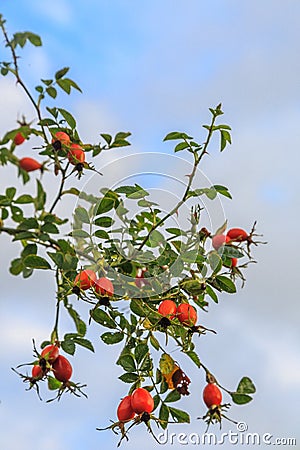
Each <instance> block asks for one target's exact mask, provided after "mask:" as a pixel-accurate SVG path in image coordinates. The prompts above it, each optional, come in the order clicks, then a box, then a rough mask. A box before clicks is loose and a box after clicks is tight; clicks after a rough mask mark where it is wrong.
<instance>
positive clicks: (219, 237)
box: [212, 228, 252, 267]
mask: <svg viewBox="0 0 300 450" xmlns="http://www.w3.org/2000/svg"><path fill="white" fill-rule="evenodd" d="M233 242H247V243H249V244H250V243H251V242H252V239H251V234H250V235H249V234H248V233H247V232H246V231H245V230H243V229H242V228H231V229H230V230H229V231H228V232H227V234H226V235H225V234H216V235H215V236H213V238H212V246H213V248H214V249H215V250H219V248H221V247H222V246H223V245H225V244H231V243H233ZM237 262H238V260H237V258H231V267H236V265H237Z"/></svg>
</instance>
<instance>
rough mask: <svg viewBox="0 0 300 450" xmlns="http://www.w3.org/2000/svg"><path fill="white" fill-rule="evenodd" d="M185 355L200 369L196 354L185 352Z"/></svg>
mask: <svg viewBox="0 0 300 450" xmlns="http://www.w3.org/2000/svg"><path fill="white" fill-rule="evenodd" d="M185 353H186V355H188V356H189V357H190V358H191V360H192V361H193V362H194V363H195V364H196V366H197V367H199V368H200V367H201V362H200V358H199V356H198V355H197V353H196V352H194V351H189V352H185Z"/></svg>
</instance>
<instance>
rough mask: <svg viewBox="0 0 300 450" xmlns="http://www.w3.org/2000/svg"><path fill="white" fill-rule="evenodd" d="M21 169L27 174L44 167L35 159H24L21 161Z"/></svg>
mask: <svg viewBox="0 0 300 450" xmlns="http://www.w3.org/2000/svg"><path fill="white" fill-rule="evenodd" d="M19 164H20V167H21V169H23V170H26V172H33V171H34V170H38V169H41V168H42V167H43V166H42V164H41V163H39V162H38V161H37V160H36V159H33V158H27V157H25V158H22V159H20V161H19Z"/></svg>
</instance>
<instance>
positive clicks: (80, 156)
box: [14, 131, 85, 172]
mask: <svg viewBox="0 0 300 450" xmlns="http://www.w3.org/2000/svg"><path fill="white" fill-rule="evenodd" d="M24 141H25V137H24V136H23V134H22V133H20V132H18V133H17V134H16V135H15V137H14V144H15V145H21V144H23V142H24ZM52 145H53V147H54V149H56V150H61V148H62V146H64V147H66V148H67V158H68V160H69V162H70V164H72V165H74V166H80V165H82V164H84V162H85V152H84V150H83V148H82V147H81V146H80V145H79V144H75V143H71V139H70V136H69V135H68V134H67V133H65V132H64V131H58V132H57V133H55V134H54V136H53V139H52ZM19 165H20V167H21V169H23V170H25V171H26V172H33V171H34V170H41V171H42V170H43V167H44V165H43V164H41V163H39V162H38V161H37V160H36V159H34V158H30V157H24V158H21V159H20V161H19ZM78 169H82V167H78Z"/></svg>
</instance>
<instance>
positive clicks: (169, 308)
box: [158, 300, 177, 320]
mask: <svg viewBox="0 0 300 450" xmlns="http://www.w3.org/2000/svg"><path fill="white" fill-rule="evenodd" d="M176 311H177V306H176V303H175V302H173V300H163V301H162V302H161V303H160V305H159V307H158V312H159V314H161V315H162V316H164V317H167V318H168V319H170V320H172V319H174V317H175V315H176Z"/></svg>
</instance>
